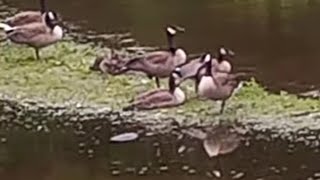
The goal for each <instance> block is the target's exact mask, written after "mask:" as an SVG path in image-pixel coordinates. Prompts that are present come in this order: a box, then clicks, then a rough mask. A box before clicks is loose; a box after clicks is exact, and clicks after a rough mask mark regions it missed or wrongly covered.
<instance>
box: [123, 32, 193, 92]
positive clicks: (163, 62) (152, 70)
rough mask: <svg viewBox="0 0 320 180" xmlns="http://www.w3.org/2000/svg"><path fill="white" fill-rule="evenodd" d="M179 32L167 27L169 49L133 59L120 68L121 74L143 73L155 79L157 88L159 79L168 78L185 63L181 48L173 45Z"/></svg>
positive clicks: (185, 57)
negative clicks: (178, 66) (130, 72)
mask: <svg viewBox="0 0 320 180" xmlns="http://www.w3.org/2000/svg"><path fill="white" fill-rule="evenodd" d="M178 31H181V30H180V29H179V28H176V27H167V29H166V32H167V38H168V44H169V49H168V50H163V51H154V52H151V53H148V54H146V55H145V56H144V57H139V58H134V59H132V60H129V61H128V63H126V65H125V66H124V67H123V68H122V72H126V71H129V70H132V71H140V72H144V73H145V74H146V75H147V76H148V77H150V78H152V77H155V81H156V85H157V87H158V88H159V87H160V82H159V78H165V77H168V76H170V74H171V72H172V71H173V70H174V69H175V67H176V66H177V65H179V64H182V63H185V62H186V61H187V54H186V52H185V51H184V50H183V49H181V48H176V47H175V46H174V44H173V37H174V36H175V35H176V34H177V32H178Z"/></svg>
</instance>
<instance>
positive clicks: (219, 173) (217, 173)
mask: <svg viewBox="0 0 320 180" xmlns="http://www.w3.org/2000/svg"><path fill="white" fill-rule="evenodd" d="M212 174H214V175H215V176H216V177H217V178H221V176H222V175H221V172H220V171H218V170H213V171H212Z"/></svg>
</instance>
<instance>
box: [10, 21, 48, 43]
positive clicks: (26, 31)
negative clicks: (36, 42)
mask: <svg viewBox="0 0 320 180" xmlns="http://www.w3.org/2000/svg"><path fill="white" fill-rule="evenodd" d="M46 33H48V27H46V25H45V24H43V23H31V24H27V25H24V26H20V27H18V28H17V29H15V30H14V31H13V32H11V33H9V36H10V37H11V38H13V39H15V40H18V41H20V42H28V41H30V39H32V38H34V37H36V36H38V35H42V34H46Z"/></svg>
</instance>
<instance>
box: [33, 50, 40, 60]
mask: <svg viewBox="0 0 320 180" xmlns="http://www.w3.org/2000/svg"><path fill="white" fill-rule="evenodd" d="M34 50H35V53H36V58H37V60H39V59H40V55H39V49H38V48H34Z"/></svg>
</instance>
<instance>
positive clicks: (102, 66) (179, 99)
mask: <svg viewBox="0 0 320 180" xmlns="http://www.w3.org/2000/svg"><path fill="white" fill-rule="evenodd" d="M40 4H41V10H40V11H25V12H20V13H18V14H16V15H14V16H12V17H9V18H7V19H6V20H5V21H4V22H3V23H0V28H1V29H3V30H4V32H5V34H6V38H7V39H9V40H11V41H12V42H13V43H17V44H24V45H27V46H30V47H32V48H34V50H35V54H36V58H37V59H40V55H39V50H40V49H41V48H43V47H47V46H49V45H51V44H54V43H56V42H58V41H59V40H61V39H62V38H63V36H64V30H63V28H62V27H61V26H60V25H59V18H58V16H57V14H56V12H54V11H49V10H48V9H47V8H46V4H45V0H40ZM165 31H166V35H167V38H168V48H167V49H165V50H159V51H153V52H148V53H146V54H145V55H144V56H142V57H136V58H133V59H130V60H126V61H125V62H124V63H122V64H121V66H119V64H120V62H121V61H122V62H123V60H121V59H119V64H117V68H116V69H117V71H116V74H118V75H119V74H124V73H126V72H128V71H136V72H142V73H144V74H146V75H147V76H148V77H149V78H154V79H155V82H156V85H157V88H156V89H154V90H151V91H148V92H145V93H142V94H140V95H138V96H137V97H135V98H134V100H133V102H131V104H130V105H129V106H127V107H125V108H124V110H132V109H136V110H150V109H157V108H167V107H174V106H179V105H182V104H184V103H185V102H186V101H187V97H186V94H185V92H184V91H183V90H182V89H181V88H180V85H181V84H182V83H183V82H185V81H186V80H187V79H192V80H193V81H194V82H195V93H196V94H197V95H198V96H199V97H200V98H206V99H211V100H213V101H222V103H221V109H220V113H223V111H224V106H225V102H226V100H227V99H229V98H230V97H231V96H232V94H233V93H234V91H235V89H236V88H237V87H238V86H239V84H240V80H241V78H242V77H244V75H245V74H244V73H232V65H231V63H230V61H231V60H232V58H233V57H234V55H235V54H234V53H233V52H232V51H231V50H230V49H227V48H225V47H220V48H219V49H218V51H217V54H216V55H213V54H210V53H203V54H202V55H200V56H198V57H194V58H188V55H187V53H186V52H185V50H184V49H182V48H178V47H176V46H175V44H174V37H175V36H176V35H177V34H179V33H182V32H183V29H182V28H180V27H177V26H168V27H166V29H165ZM111 60H112V58H111V59H110V58H107V57H105V58H102V59H98V61H96V62H95V67H93V68H92V69H95V70H99V71H102V72H106V71H108V68H111V67H110V61H111ZM159 78H169V80H168V89H166V88H160V82H159Z"/></svg>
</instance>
